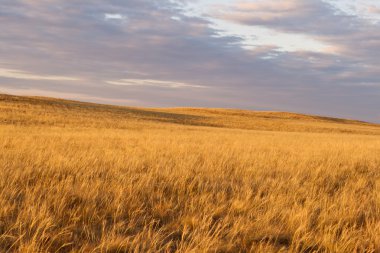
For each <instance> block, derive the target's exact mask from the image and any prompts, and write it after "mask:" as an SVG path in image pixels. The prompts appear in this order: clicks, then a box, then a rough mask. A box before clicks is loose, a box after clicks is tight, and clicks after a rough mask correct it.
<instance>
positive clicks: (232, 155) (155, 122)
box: [0, 95, 380, 252]
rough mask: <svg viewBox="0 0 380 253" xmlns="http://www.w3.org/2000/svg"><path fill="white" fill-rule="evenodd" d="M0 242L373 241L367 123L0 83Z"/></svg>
mask: <svg viewBox="0 0 380 253" xmlns="http://www.w3.org/2000/svg"><path fill="white" fill-rule="evenodd" d="M0 166H1V167H0V252H6V251H8V252H380V126H379V125H376V124H369V123H365V122H359V121H351V120H343V119H335V118H328V117H318V116H310V115H301V114H295V113H281V112H256V111H243V110H227V109H199V108H171V109H157V108H132V107H120V106H107V105H98V104H90V103H80V102H75V101H65V100H59V99H52V98H37V97H16V96H9V95H0Z"/></svg>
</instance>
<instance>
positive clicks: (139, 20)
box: [0, 0, 380, 121]
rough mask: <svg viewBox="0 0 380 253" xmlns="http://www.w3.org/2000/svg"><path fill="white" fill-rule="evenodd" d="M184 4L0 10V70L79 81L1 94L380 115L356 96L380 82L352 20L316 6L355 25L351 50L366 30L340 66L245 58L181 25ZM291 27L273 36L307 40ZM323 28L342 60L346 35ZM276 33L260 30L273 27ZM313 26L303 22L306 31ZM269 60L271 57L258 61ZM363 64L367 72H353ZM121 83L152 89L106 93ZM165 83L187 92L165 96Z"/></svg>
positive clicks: (331, 60)
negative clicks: (287, 33)
mask: <svg viewBox="0 0 380 253" xmlns="http://www.w3.org/2000/svg"><path fill="white" fill-rule="evenodd" d="M182 2H186V1H182ZM182 2H178V1H177V2H174V1H162V0H161V1H158V0H157V1H148V0H128V1H121V0H111V1H101V0H94V1H91V2H89V1H82V0H73V1H58V0H42V1H27V0H3V1H2V2H1V9H0V28H1V30H2V33H0V69H1V68H3V69H14V70H18V71H27V72H28V73H30V75H34V76H60V77H79V78H80V79H81V80H80V81H70V82H67V81H59V80H24V79H17V78H11V77H10V76H9V75H8V76H7V77H5V76H3V77H1V76H0V88H6V89H8V90H10V89H14V90H16V89H19V90H23V91H25V90H29V91H30V92H35V91H36V90H38V91H46V92H47V93H46V94H66V95H65V96H67V94H73V97H78V96H79V97H81V98H83V99H84V100H89V99H93V100H96V99H95V98H97V99H98V100H99V101H103V102H104V101H109V102H110V103H119V104H120V103H123V101H136V103H135V104H129V105H146V106H212V107H240V108H248V109H271V110H291V111H299V112H304V113H317V114H322V115H331V116H342V117H350V118H360V119H365V120H372V121H376V120H378V121H380V119H377V118H375V117H374V116H372V115H375V113H377V108H379V107H380V103H379V99H378V97H377V96H378V95H379V88H376V86H371V85H365V86H360V88H359V87H358V86H355V84H359V83H374V82H377V81H378V80H379V79H378V78H377V76H376V75H375V73H376V71H377V70H376V69H375V68H374V67H373V66H374V64H375V63H377V60H376V58H375V57H374V56H371V55H370V54H369V50H370V49H373V48H376V47H377V44H376V41H377V36H378V35H379V33H378V32H376V31H375V29H374V28H364V27H363V26H362V25H361V23H360V22H361V21H360V22H359V21H354V20H355V19H354V18H353V17H346V16H344V15H340V16H334V15H335V14H334V11H333V10H332V9H331V8H330V7H331V6H329V5H322V3H321V4H319V3H318V5H315V7H316V8H317V9H318V10H317V11H316V13H322V14H323V15H325V19H326V20H333V21H334V22H335V23H336V24H342V23H344V22H346V20H347V19H349V20H351V21H350V22H353V23H355V22H356V23H355V26H356V27H357V28H355V29H354V30H355V31H359V32H357V33H355V36H356V37H357V41H358V42H359V41H360V40H361V39H362V38H363V36H364V35H362V32H361V30H364V29H368V32H369V31H371V32H372V35H371V36H373V39H374V40H373V41H374V42H370V41H367V42H362V43H363V45H362V47H361V48H359V49H358V50H357V51H355V52H349V53H347V56H339V55H330V54H327V53H326V54H315V53H305V52H299V53H284V52H283V53H280V52H277V51H276V48H273V47H270V46H268V47H261V48H260V50H257V51H247V50H245V49H243V48H242V47H241V46H240V44H241V43H242V40H241V39H240V38H239V37H236V36H235V37H233V36H224V37H221V36H220V35H219V33H218V31H217V30H215V29H212V28H210V25H211V23H210V22H211V21H209V20H208V19H206V18H201V17H189V16H187V15H185V14H184V13H183V11H182V10H183V8H182V7H183V3H182ZM312 2H315V3H317V1H312ZM313 6H314V5H311V7H313ZM311 7H310V8H311ZM310 8H309V9H310ZM313 8H314V7H313ZM310 10H311V9H310ZM310 10H309V11H310ZM106 13H111V14H115V15H116V14H119V15H122V16H125V20H124V21H123V22H119V21H118V20H105V14H106ZM309 14H310V12H307V15H309ZM307 15H303V16H302V17H297V19H299V20H301V19H302V18H308V17H307ZM173 16H175V17H178V18H176V19H173V18H172V17H173ZM330 18H331V19H330ZM338 19H339V20H338ZM292 22H293V21H291V20H288V21H287V23H286V22H285V23H284V25H283V27H281V29H289V31H291V30H293V29H298V30H296V31H300V32H301V30H302V32H303V31H304V30H307V29H306V28H303V29H302V26H298V27H299V28H292V27H295V25H293V23H292ZM329 22H330V21H329ZM329 22H319V25H318V27H317V28H318V29H319V26H321V27H324V28H321V29H322V30H323V29H325V30H323V31H324V32H319V33H318V35H317V33H316V32H315V33H313V34H314V35H315V36H319V38H320V39H325V40H328V41H329V42H331V43H335V44H337V45H343V46H344V47H345V50H348V51H350V50H349V49H350V48H352V45H350V44H349V43H347V42H345V41H344V38H345V36H346V35H344V34H349V35H350V34H351V32H349V31H348V30H347V29H348V28H344V29H343V28H342V29H341V30H342V32H341V33H340V35H339V36H333V37H330V34H331V33H332V30H334V29H335V30H338V29H339V28H338V26H334V27H332V26H329V25H327V24H328V23H329ZM275 23H276V22H272V24H269V23H267V24H265V25H267V26H270V27H275ZM262 24H263V25H264V23H262ZM311 26H312V24H311V23H310V22H309V23H307V22H305V27H309V28H310V27H311ZM325 26H326V27H325ZM317 28H315V29H313V31H317V30H318V29H317ZM349 29H351V28H349ZM352 29H353V28H352ZM365 34H367V32H366V33H365ZM367 35H368V34H367ZM367 35H366V36H367ZM366 36H364V37H365V38H366ZM371 43H373V45H369V44H371ZM268 54H275V55H276V57H274V58H271V59H265V57H264V56H266V55H268ZM374 54H376V53H374ZM263 58H264V59H263ZM362 59H365V61H366V62H368V64H367V65H369V67H368V66H366V65H363V64H362V65H360V63H361V62H362ZM358 66H360V67H358ZM23 73H24V72H23ZM354 73H357V74H358V75H357V76H355V75H353V74H354ZM122 80H134V82H135V83H136V82H137V83H139V82H138V81H136V80H151V81H150V85H112V84H110V83H109V82H110V81H111V82H119V83H122ZM152 80H154V81H152ZM163 82H166V84H164V83H163ZM173 83H177V84H178V83H180V84H186V85H182V87H181V88H178V89H171V88H170V84H173ZM153 84H155V85H153ZM157 84H159V85H157ZM347 84H351V85H347ZM168 85H169V88H168ZM197 86H207V89H202V88H199V87H197ZM48 92H50V93H48ZM74 94H76V95H75V96H74Z"/></svg>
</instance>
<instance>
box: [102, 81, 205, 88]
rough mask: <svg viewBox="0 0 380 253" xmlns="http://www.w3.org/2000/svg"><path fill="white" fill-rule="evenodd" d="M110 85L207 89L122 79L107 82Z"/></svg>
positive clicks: (193, 85) (169, 82)
mask: <svg viewBox="0 0 380 253" xmlns="http://www.w3.org/2000/svg"><path fill="white" fill-rule="evenodd" d="M107 83H108V84H113V85H122V86H154V87H162V88H174V89H177V88H206V87H205V86H202V85H195V84H188V83H182V82H172V81H160V80H151V79H120V80H117V81H107Z"/></svg>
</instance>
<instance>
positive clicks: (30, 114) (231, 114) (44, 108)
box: [0, 94, 380, 135]
mask: <svg viewBox="0 0 380 253" xmlns="http://www.w3.org/2000/svg"><path fill="white" fill-rule="evenodd" d="M0 112H1V114H0V124H15V125H35V126H38V125H45V126H70V125H72V126H81V127H95V128H109V127H111V128H117V129H125V128H131V127H132V128H133V127H138V126H139V125H140V124H145V125H146V123H149V125H152V124H153V125H155V126H156V127H164V126H166V125H167V124H176V125H183V126H205V127H220V128H234V129H247V130H266V131H289V132H341V133H359V134H376V135H377V134H380V125H376V124H370V123H365V122H360V121H353V120H346V119H337V118H329V117H320V116H312V115H302V114H296V113H286V112H266V111H247V110H233V109H201V108H170V109H163V108H161V109H157V108H134V107H122V106H111V105H100V104H93V103H83V102H77V101H69V100H61V99H53V98H44V97H20V96H10V95H1V94H0Z"/></svg>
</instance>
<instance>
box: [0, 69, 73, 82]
mask: <svg viewBox="0 0 380 253" xmlns="http://www.w3.org/2000/svg"><path fill="white" fill-rule="evenodd" d="M0 77H6V78H14V79H24V80H47V81H79V80H80V78H76V77H68V76H54V75H38V74H34V73H29V72H25V71H21V70H15V69H4V68H0Z"/></svg>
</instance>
